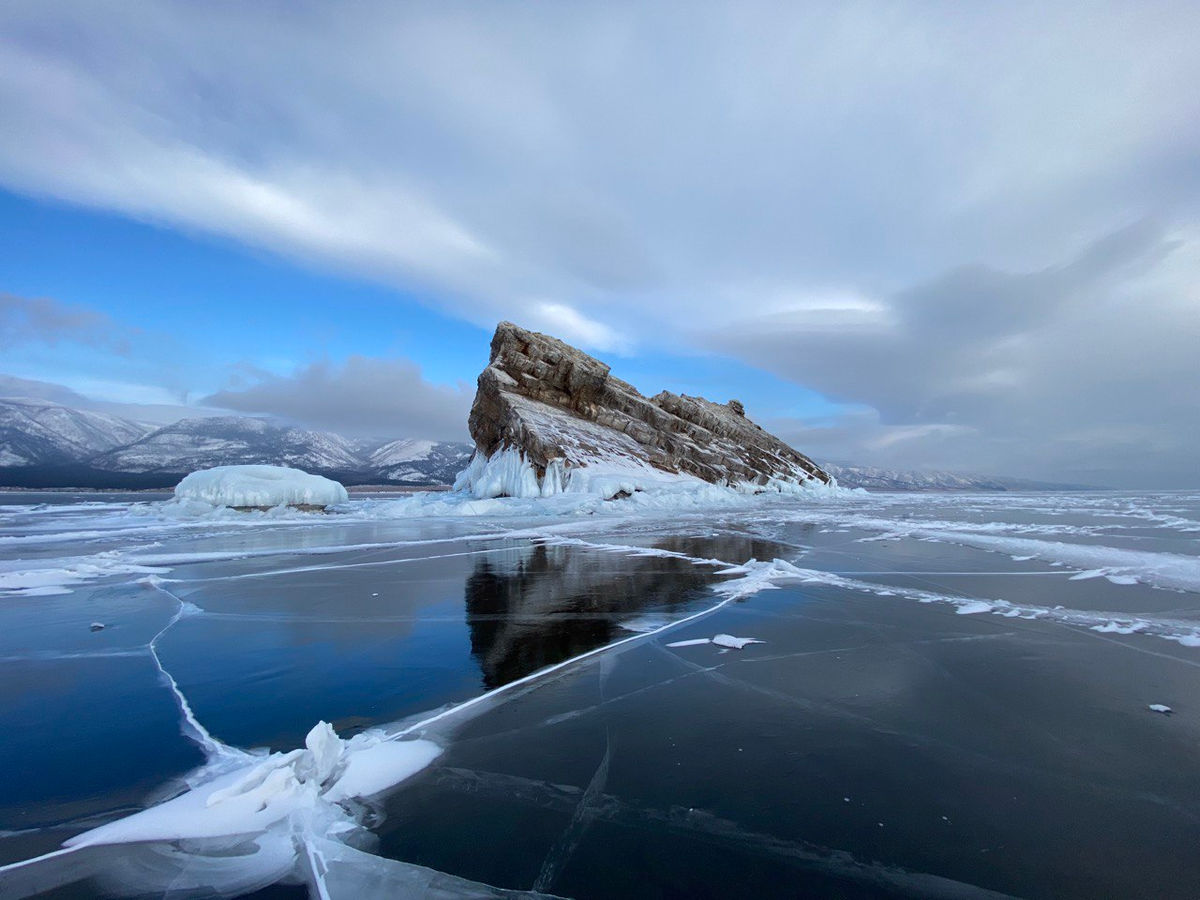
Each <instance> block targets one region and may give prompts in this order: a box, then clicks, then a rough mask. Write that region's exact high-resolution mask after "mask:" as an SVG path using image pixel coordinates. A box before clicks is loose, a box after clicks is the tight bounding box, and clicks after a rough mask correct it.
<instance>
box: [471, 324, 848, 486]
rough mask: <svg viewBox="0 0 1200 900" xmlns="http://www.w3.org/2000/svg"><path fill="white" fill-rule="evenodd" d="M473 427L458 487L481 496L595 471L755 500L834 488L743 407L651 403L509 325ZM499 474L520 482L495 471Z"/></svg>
mask: <svg viewBox="0 0 1200 900" xmlns="http://www.w3.org/2000/svg"><path fill="white" fill-rule="evenodd" d="M469 424H470V430H471V436H472V437H473V438H474V439H475V446H476V455H475V458H474V459H473V460H472V464H471V467H470V468H468V469H467V471H466V472H464V473H463V475H462V476H461V477H460V483H459V485H458V486H459V487H460V488H461V487H466V488H469V489H471V490H473V491H474V492H475V493H476V494H477V495H478V496H501V495H505V494H508V495H512V496H535V495H540V496H547V495H550V494H554V493H558V492H560V491H564V490H579V489H581V488H580V485H581V484H582V483H583V482H584V481H586V480H587V479H586V477H584V478H583V479H581V478H580V477H579V476H581V475H585V473H586V472H587V470H589V469H592V470H596V471H600V470H604V471H617V472H621V471H627V472H631V473H636V472H638V471H648V472H658V473H664V474H670V475H684V476H694V477H695V478H698V479H700V480H701V481H705V482H709V483H711V484H719V485H727V486H730V487H738V488H742V489H752V490H753V489H763V490H766V489H775V490H788V489H791V488H797V487H804V486H808V485H824V484H830V483H831V479H830V477H829V475H827V474H826V473H825V472H824V471H822V469H821V468H820V467H819V466H817V464H816V463H814V462H813V461H812V460H811V459H809V458H808V457H806V456H804V455H803V454H802V453H798V452H797V451H796V450H794V449H792V448H791V447H789V446H788V445H787V444H785V443H783V441H781V440H779V439H778V438H776V437H774V436H773V435H771V434H769V433H767V432H766V431H764V430H763V429H762V428H761V427H760V426H758V425H755V424H754V423H753V422H751V421H750V420H749V419H747V418H746V416H745V412H744V410H743V408H742V405H741V404H740V403H739V402H738V401H736V400H731V401H730V402H729V403H726V404H719V403H713V402H711V401H709V400H705V399H704V398H703V397H689V396H687V395H679V394H672V393H669V392H667V391H663V392H662V393H659V394H657V395H655V396H654V397H644V396H642V394H640V393H638V391H637V390H636V389H635V388H634V387H633V386H632V385H631V384H628V383H626V382H624V381H621V380H620V379H619V378H615V377H613V376H612V375H611V374H610V373H609V367H608V366H607V365H605V364H604V363H602V362H600V360H598V359H595V358H593V357H591V356H588V355H587V354H586V353H583V352H581V351H579V350H577V349H575V348H574V347H571V346H570V345H568V344H565V343H563V342H562V341H560V340H557V339H556V338H552V337H549V336H547V335H544V334H538V333H537V332H533V331H527V330H525V329H524V328H520V327H518V326H516V325H513V324H512V323H511V322H502V323H501V324H500V325H499V326H498V327H497V329H496V334H495V336H494V337H493V338H492V348H491V361H490V363H489V364H488V366H487V368H486V369H484V370H483V373H482V374H481V375H480V376H479V389H478V392H477V393H476V395H475V403H474V406H473V407H472V408H471V417H470V423H469ZM489 463H490V475H491V477H490V478H489V477H488V476H489V472H488V471H485V469H487V467H488V465H489ZM504 467H507V470H514V469H517V468H519V469H520V470H521V471H520V472H516V471H507V470H506V471H504V472H499V471H498V470H499V469H500V468H504ZM634 481H636V478H635V479H634ZM626 490H627V489H626Z"/></svg>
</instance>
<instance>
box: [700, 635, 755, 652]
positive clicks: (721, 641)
mask: <svg viewBox="0 0 1200 900" xmlns="http://www.w3.org/2000/svg"><path fill="white" fill-rule="evenodd" d="M712 642H713V643H714V644H716V645H717V646H718V647H728V648H729V649H730V650H741V649H742V648H743V647H746V646H748V645H750V644H761V643H764V642H763V641H760V640H758V639H757V638H745V637H734V636H733V635H732V634H718V635H716V636H715V637H714V638H713V639H712Z"/></svg>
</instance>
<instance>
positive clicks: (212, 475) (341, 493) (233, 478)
mask: <svg viewBox="0 0 1200 900" xmlns="http://www.w3.org/2000/svg"><path fill="white" fill-rule="evenodd" d="M175 498H176V499H177V500H199V501H202V502H204V503H208V504H211V505H212V506H231V507H253V508H258V509H271V508H273V507H276V506H312V507H325V506H331V505H333V504H335V503H345V502H346V501H347V500H348V499H349V495H348V494H347V493H346V489H345V488H344V487H342V486H341V485H340V484H338V483H337V482H336V481H333V480H331V479H329V478H322V477H321V476H320V475H310V474H309V473H308V472H302V471H301V470H300V469H289V468H286V467H284V466H216V467H214V468H212V469H202V470H201V471H199V472H193V473H192V474H191V475H188V476H187V477H186V478H184V479H183V481H181V482H179V484H177V485H176V486H175Z"/></svg>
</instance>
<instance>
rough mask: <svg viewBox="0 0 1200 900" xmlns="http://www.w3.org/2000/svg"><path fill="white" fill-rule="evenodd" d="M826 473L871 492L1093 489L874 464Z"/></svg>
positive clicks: (833, 467)
mask: <svg viewBox="0 0 1200 900" xmlns="http://www.w3.org/2000/svg"><path fill="white" fill-rule="evenodd" d="M823 467H824V469H825V471H826V472H828V473H829V474H830V475H832V476H833V477H834V478H836V479H837V481H838V484H840V485H841V486H842V487H849V488H855V487H861V488H866V489H867V490H869V491H870V490H875V491H1026V490H1028V491H1080V490H1095V488H1092V487H1090V486H1088V485H1083V484H1058V483H1054V482H1046V481H1029V480H1026V479H1023V478H1006V477H1004V476H998V475H964V474H961V473H958V472H939V471H905V470H898V469H879V468H876V467H875V466H839V465H834V464H832V463H824V464H823Z"/></svg>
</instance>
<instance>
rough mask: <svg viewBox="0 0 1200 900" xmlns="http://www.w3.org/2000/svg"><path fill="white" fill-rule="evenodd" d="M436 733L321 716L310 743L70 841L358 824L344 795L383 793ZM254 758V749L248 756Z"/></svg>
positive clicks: (433, 753)
mask: <svg viewBox="0 0 1200 900" xmlns="http://www.w3.org/2000/svg"><path fill="white" fill-rule="evenodd" d="M441 752H442V751H441V748H440V747H438V745H437V744H435V743H433V742H432V741H426V740H412V741H389V740H387V739H385V738H384V737H383V736H381V735H379V734H372V733H369V732H364V733H363V734H359V735H356V736H355V737H353V738H351V739H350V740H348V741H344V740H342V739H341V738H339V737H338V736H337V734H336V732H334V730H333V727H332V726H331V725H329V724H328V723H326V722H318V723H317V724H316V725H315V726H314V727H313V729H312V730H311V731H309V733H308V736H307V737H306V738H305V739H304V749H300V750H292V751H291V752H289V753H272V754H271V755H270V756H268V757H266V758H265V759H262V760H260V761H254V762H251V763H249V764H244V765H241V766H238V767H236V768H234V769H233V770H232V771H228V772H225V773H224V774H222V775H220V776H218V777H216V778H213V779H212V780H210V781H208V782H206V783H204V784H202V785H198V786H196V787H194V788H192V789H191V790H190V791H187V792H186V793H183V794H180V795H179V796H178V797H175V798H173V799H171V800H167V801H166V802H165V803H160V804H158V805H157V806H151V807H149V808H148V809H144V810H142V811H141V812H137V813H134V814H133V815H130V816H126V817H125V818H123V819H118V820H116V821H115V822H109V823H108V824H106V825H101V826H99V827H98V828H93V829H92V830H91V831H85V832H84V833H83V834H80V835H77V836H76V837H73V838H71V839H69V840H67V841H65V842H64V844H63V846H64V847H70V848H77V847H90V846H94V845H97V844H125V843H136V842H143V841H180V840H189V839H201V838H219V837H228V836H230V835H253V834H262V833H265V832H267V831H269V830H271V829H272V828H274V827H275V826H283V825H285V824H286V825H287V830H288V831H291V823H288V820H289V819H296V820H297V821H302V822H304V823H308V824H309V825H310V827H311V823H313V822H314V821H318V820H319V821H321V822H323V823H325V827H324V828H323V829H322V830H323V831H325V832H328V833H331V834H339V833H343V832H345V831H347V830H353V829H355V828H357V824H356V823H355V822H354V820H353V819H352V818H351V816H350V814H349V813H348V812H346V810H344V809H343V808H341V807H340V806H338V804H339V803H340V802H342V801H346V800H352V799H358V798H363V797H370V796H372V795H374V794H378V793H381V792H382V791H384V790H387V789H388V788H390V787H393V786H394V785H397V784H399V783H400V782H401V781H404V780H405V779H406V778H409V777H411V776H412V775H414V774H416V773H417V772H419V771H420V770H421V769H423V768H425V767H426V766H428V765H429V764H430V763H431V762H433V760H434V759H436V758H437V757H438V755H439V754H440V753H441ZM246 758H250V759H253V758H252V757H246Z"/></svg>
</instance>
